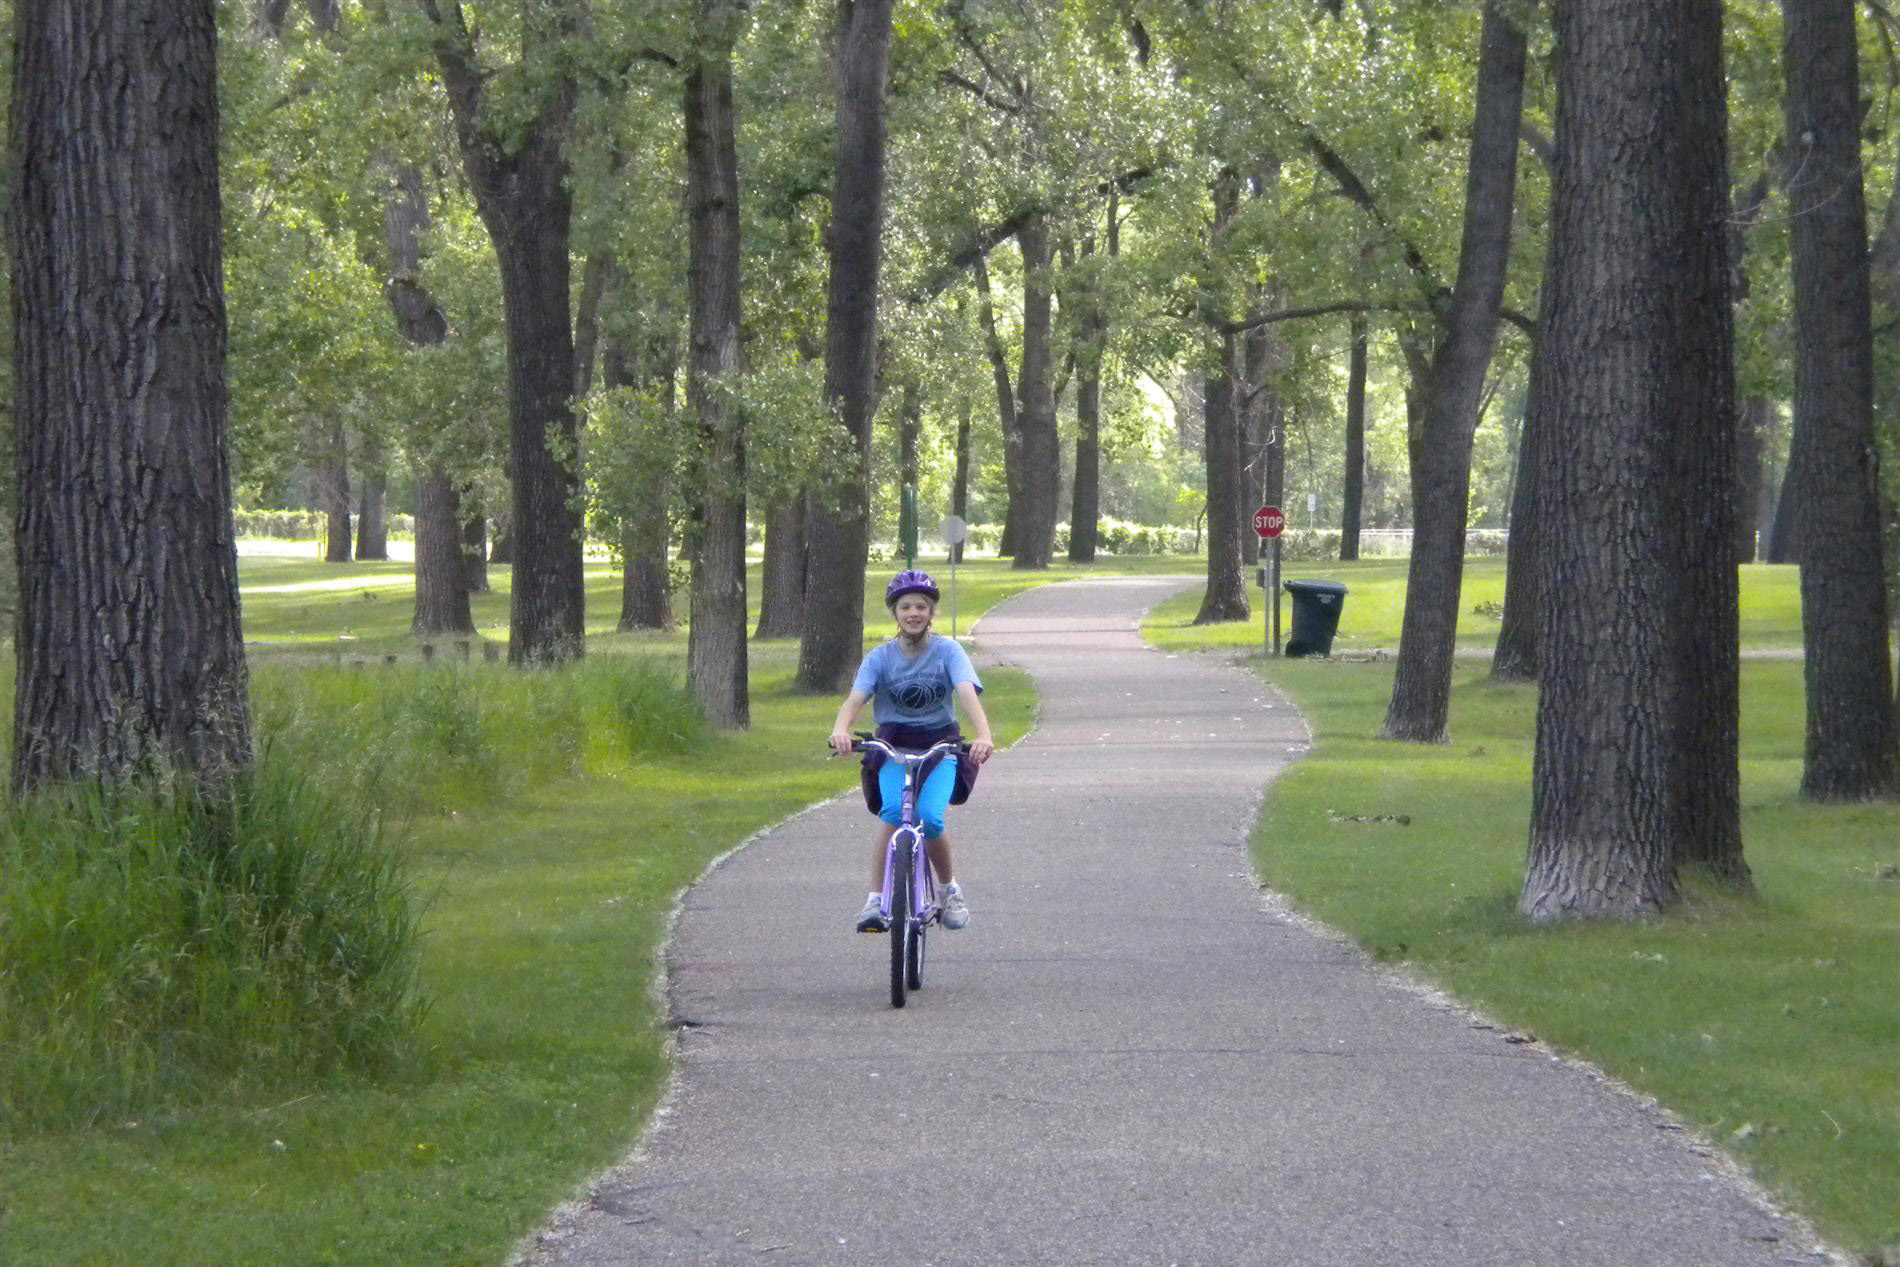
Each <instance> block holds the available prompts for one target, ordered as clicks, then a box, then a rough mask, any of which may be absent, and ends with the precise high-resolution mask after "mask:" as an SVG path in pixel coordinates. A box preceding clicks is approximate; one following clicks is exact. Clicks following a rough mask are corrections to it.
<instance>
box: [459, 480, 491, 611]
mask: <svg viewBox="0 0 1900 1267" xmlns="http://www.w3.org/2000/svg"><path fill="white" fill-rule="evenodd" d="M462 512H463V514H464V515H465V516H466V518H465V519H463V521H462V568H463V585H464V586H465V587H466V588H467V590H468V592H469V593H471V594H486V593H487V592H488V516H487V515H485V514H483V513H482V508H481V506H480V505H479V504H476V503H475V502H474V501H473V500H472V499H471V498H469V497H466V496H464V497H463V498H462Z"/></svg>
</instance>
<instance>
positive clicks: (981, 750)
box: [970, 739, 996, 765]
mask: <svg viewBox="0 0 1900 1267" xmlns="http://www.w3.org/2000/svg"><path fill="white" fill-rule="evenodd" d="M995 755H996V745H995V744H993V743H991V742H990V741H989V740H987V739H972V740H971V741H970V759H971V760H972V761H974V762H976V763H977V764H978V765H982V764H983V763H984V762H985V761H988V760H989V759H990V758H991V757H993V756H995Z"/></svg>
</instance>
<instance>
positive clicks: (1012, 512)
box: [970, 255, 1023, 558]
mask: <svg viewBox="0 0 1900 1267" xmlns="http://www.w3.org/2000/svg"><path fill="white" fill-rule="evenodd" d="M970 268H971V278H972V280H973V281H974V283H975V286H976V319H977V322H978V323H979V324H980V325H981V326H982V327H983V347H984V350H985V351H987V352H988V353H989V358H990V377H991V378H992V379H993V380H994V381H995V383H996V421H997V424H998V425H999V426H1000V427H1001V428H1002V431H1003V489H1004V501H1003V535H1002V539H1001V540H999V541H998V542H997V543H996V553H997V554H998V555H999V556H1001V557H1004V558H1007V557H1008V556H1010V555H1012V554H1014V553H1015V552H1016V508H1017V507H1018V506H1019V505H1021V504H1022V490H1023V433H1022V428H1021V427H1019V426H1018V425H1017V418H1016V389H1015V387H1014V386H1013V385H1012V384H1011V382H1010V378H1009V356H1008V354H1007V353H1006V352H1005V351H1004V350H1003V340H1002V336H1001V335H999V334H997V332H996V307H995V303H994V301H993V299H992V298H991V295H990V269H989V262H988V260H987V258H986V257H984V256H982V255H979V256H977V257H976V261H975V262H974V263H973V264H971V266H970Z"/></svg>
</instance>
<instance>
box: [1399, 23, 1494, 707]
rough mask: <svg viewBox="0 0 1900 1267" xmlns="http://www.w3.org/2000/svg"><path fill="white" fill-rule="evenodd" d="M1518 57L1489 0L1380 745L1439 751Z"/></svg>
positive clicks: (1416, 455)
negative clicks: (1459, 232)
mask: <svg viewBox="0 0 1900 1267" xmlns="http://www.w3.org/2000/svg"><path fill="white" fill-rule="evenodd" d="M1524 58H1525V40H1524V32H1523V31H1522V30H1521V29H1519V28H1518V26H1517V25H1516V24H1515V23H1514V22H1513V21H1512V20H1511V18H1510V17H1509V16H1507V15H1506V13H1505V12H1504V10H1503V9H1502V7H1501V5H1500V4H1499V2H1498V0H1491V2H1490V3H1488V4H1486V5H1485V8H1484V23H1483V31H1482V34H1481V36H1480V38H1479V51H1478V89H1477V106H1476V119H1475V121H1474V123H1473V125H1472V135H1471V156H1470V161H1469V164H1468V165H1467V167H1466V183H1465V214H1464V234H1463V241H1462V243H1461V245H1460V248H1459V252H1458V278H1457V281H1456V283H1455V284H1454V285H1453V287H1452V292H1451V297H1450V299H1449V301H1447V303H1446V306H1445V310H1444V313H1443V318H1442V320H1443V325H1444V329H1443V332H1442V334H1441V337H1440V338H1439V340H1438V344H1437V347H1436V349H1435V351H1434V353H1433V356H1432V361H1431V371H1430V375H1429V377H1428V379H1427V381H1426V386H1425V402H1424V414H1423V418H1422V419H1421V425H1420V426H1419V427H1418V428H1416V429H1415V431H1414V433H1413V436H1412V445H1411V458H1412V515H1413V523H1414V528H1413V533H1412V558H1411V563H1410V566H1409V569H1408V571H1407V574H1406V590H1405V617H1404V625H1403V628H1402V630H1401V631H1400V634H1399V656H1398V667H1397V672H1396V673H1395V675H1394V677H1393V682H1392V699H1391V702H1390V704H1389V705H1388V707H1387V709H1386V715H1385V726H1384V729H1383V731H1382V734H1383V737H1385V738H1387V739H1410V740H1415V741H1420V742H1425V743H1442V742H1444V740H1445V737H1446V723H1447V721H1448V719H1449V717H1450V712H1451V667H1452V651H1453V648H1454V646H1455V645H1456V641H1457V625H1458V596H1459V586H1460V585H1461V583H1462V581H1463V578H1464V555H1465V524H1466V514H1467V512H1468V508H1469V504H1470V489H1471V445H1472V436H1473V434H1474V432H1475V431H1476V429H1477V425H1478V412H1479V409H1478V406H1479V402H1480V400H1481V398H1482V396H1483V392H1484V379H1485V372H1486V370H1487V369H1488V367H1489V366H1490V364H1491V349H1492V345H1493V341H1494V339H1495V337H1496V331H1497V324H1498V307H1499V304H1500V303H1501V302H1502V300H1503V297H1504V283H1505V279H1506V276H1507V275H1508V273H1509V270H1510V257H1511V211H1512V208H1513V206H1514V205H1515V197H1514V195H1515V189H1516V184H1517V134H1518V121H1519V118H1520V117H1521V115H1522V113H1523V99H1524Z"/></svg>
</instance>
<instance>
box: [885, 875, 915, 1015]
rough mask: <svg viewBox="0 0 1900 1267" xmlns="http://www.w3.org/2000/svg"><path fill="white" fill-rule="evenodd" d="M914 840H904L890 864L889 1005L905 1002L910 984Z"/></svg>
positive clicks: (900, 1004) (901, 1004)
mask: <svg viewBox="0 0 1900 1267" xmlns="http://www.w3.org/2000/svg"><path fill="white" fill-rule="evenodd" d="M916 852H917V842H916V841H915V840H910V841H906V842H905V843H904V846H903V848H901V849H899V850H898V856H897V857H896V858H895V859H894V860H893V861H894V862H895V864H896V865H895V866H893V867H892V868H891V934H890V935H891V1006H892V1007H902V1006H904V990H905V988H906V986H907V985H908V984H909V975H910V969H909V964H908V960H909V959H910V931H911V927H912V925H913V922H914V921H913V920H912V919H911V885H912V883H913V882H914V880H913V877H914V874H915V872H914V868H915V866H916V862H915V860H914V855H915V854H916Z"/></svg>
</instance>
